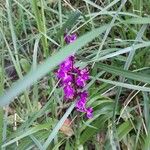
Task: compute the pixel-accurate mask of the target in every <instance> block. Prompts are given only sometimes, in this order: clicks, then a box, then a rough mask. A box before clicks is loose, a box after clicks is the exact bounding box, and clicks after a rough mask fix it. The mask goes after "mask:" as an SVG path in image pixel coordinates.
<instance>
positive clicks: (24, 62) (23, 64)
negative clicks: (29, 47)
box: [20, 58, 30, 73]
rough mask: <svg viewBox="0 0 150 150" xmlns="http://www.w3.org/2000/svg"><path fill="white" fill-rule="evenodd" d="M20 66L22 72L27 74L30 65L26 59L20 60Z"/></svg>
mask: <svg viewBox="0 0 150 150" xmlns="http://www.w3.org/2000/svg"><path fill="white" fill-rule="evenodd" d="M20 64H21V67H22V69H23V71H24V72H26V73H27V72H28V71H29V70H30V63H29V61H28V60H27V59H24V58H22V59H20Z"/></svg>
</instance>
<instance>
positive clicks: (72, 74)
mask: <svg viewBox="0 0 150 150" xmlns="http://www.w3.org/2000/svg"><path fill="white" fill-rule="evenodd" d="M64 39H65V41H66V43H68V44H69V43H72V42H74V41H75V40H76V39H77V35H76V34H71V35H65V37H64ZM74 63H75V56H70V57H68V58H67V59H66V60H65V61H63V62H62V63H61V64H60V65H59V69H58V70H57V72H56V76H57V78H58V79H59V80H60V86H61V87H62V88H63V91H64V98H65V100H66V101H68V100H73V99H78V100H77V102H76V106H75V108H76V110H77V111H79V112H84V113H86V116H87V118H92V116H93V109H92V108H91V107H88V108H86V102H87V99H88V93H87V91H82V89H83V88H84V87H85V85H86V82H87V80H88V79H89V71H88V69H87V68H83V69H80V68H79V67H75V65H74ZM81 91H82V92H81Z"/></svg>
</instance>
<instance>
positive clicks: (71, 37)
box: [64, 33, 77, 44]
mask: <svg viewBox="0 0 150 150" xmlns="http://www.w3.org/2000/svg"><path fill="white" fill-rule="evenodd" d="M64 39H65V41H66V43H67V44H69V43H73V42H74V41H75V40H76V39H77V35H76V34H75V33H74V34H71V35H67V34H66V35H65V37H64Z"/></svg>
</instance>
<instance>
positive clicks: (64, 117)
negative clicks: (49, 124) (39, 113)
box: [43, 103, 75, 150]
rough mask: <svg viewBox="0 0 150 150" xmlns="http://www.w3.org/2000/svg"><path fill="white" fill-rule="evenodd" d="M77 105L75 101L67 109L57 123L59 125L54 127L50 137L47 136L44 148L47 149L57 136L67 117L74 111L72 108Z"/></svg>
mask: <svg viewBox="0 0 150 150" xmlns="http://www.w3.org/2000/svg"><path fill="white" fill-rule="evenodd" d="M74 107H75V103H73V104H72V105H71V106H70V107H69V108H68V110H67V111H66V113H65V114H64V116H63V117H62V118H61V119H60V121H59V122H58V123H57V125H56V126H55V128H54V129H53V131H52V132H51V134H50V135H49V137H48V138H47V140H46V142H45V143H44V145H43V150H46V149H47V147H48V146H49V144H50V143H51V142H52V140H53V139H54V138H55V136H56V135H57V133H58V131H59V129H60V128H61V127H62V125H63V123H64V122H65V120H66V119H67V117H68V116H69V115H70V113H71V112H72V110H73V109H74Z"/></svg>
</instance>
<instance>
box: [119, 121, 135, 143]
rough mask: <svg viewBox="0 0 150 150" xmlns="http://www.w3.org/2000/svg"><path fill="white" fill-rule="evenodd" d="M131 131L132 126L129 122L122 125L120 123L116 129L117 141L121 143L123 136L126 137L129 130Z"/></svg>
mask: <svg viewBox="0 0 150 150" xmlns="http://www.w3.org/2000/svg"><path fill="white" fill-rule="evenodd" d="M132 129H133V126H132V124H131V122H130V121H129V120H128V121H126V122H124V123H122V124H121V125H120V126H119V127H118V128H117V133H118V139H119V140H120V141H121V140H122V138H123V137H124V136H126V135H127V134H128V133H129V132H130V131H131V130H132Z"/></svg>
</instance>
